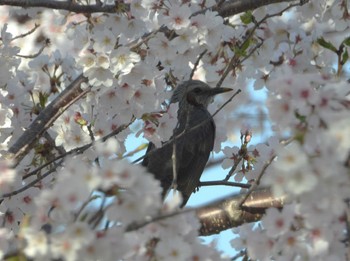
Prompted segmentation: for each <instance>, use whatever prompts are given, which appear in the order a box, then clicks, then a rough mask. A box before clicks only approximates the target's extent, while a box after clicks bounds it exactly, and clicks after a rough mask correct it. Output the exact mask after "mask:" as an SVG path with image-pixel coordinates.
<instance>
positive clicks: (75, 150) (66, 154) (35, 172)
mask: <svg viewBox="0 0 350 261" xmlns="http://www.w3.org/2000/svg"><path fill="white" fill-rule="evenodd" d="M134 121H135V118H132V119H131V120H130V122H129V123H128V124H123V125H121V126H119V127H118V128H117V129H115V130H114V131H112V132H111V133H109V134H107V135H106V136H104V137H102V138H101V139H100V140H101V141H102V142H105V141H106V140H108V139H109V138H110V137H112V136H115V135H117V134H119V133H120V132H122V131H123V130H125V129H126V128H128V127H129V126H130V125H131V123H133V122H134ZM93 144H94V142H90V143H88V144H86V145H83V146H81V147H78V148H75V149H71V150H70V151H67V152H65V153H62V154H61V155H59V156H57V157H56V158H54V159H52V160H50V161H49V162H46V163H45V164H43V165H41V166H40V167H38V168H36V169H35V170H33V171H31V172H29V173H27V174H26V175H24V176H23V177H22V179H23V180H25V179H27V178H29V177H30V176H33V175H36V174H37V173H38V172H39V171H40V170H42V169H43V168H45V167H47V166H49V165H51V164H52V163H54V162H55V161H57V160H60V159H63V158H65V157H67V156H68V155H71V154H81V153H83V152H84V151H86V150H87V149H89V148H90V147H91V146H92V145H93Z"/></svg>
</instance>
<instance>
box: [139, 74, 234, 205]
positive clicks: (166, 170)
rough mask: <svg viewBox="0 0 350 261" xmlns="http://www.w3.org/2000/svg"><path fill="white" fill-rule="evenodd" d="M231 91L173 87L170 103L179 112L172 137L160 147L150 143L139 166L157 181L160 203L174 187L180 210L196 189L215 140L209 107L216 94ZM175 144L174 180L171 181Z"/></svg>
mask: <svg viewBox="0 0 350 261" xmlns="http://www.w3.org/2000/svg"><path fill="white" fill-rule="evenodd" d="M231 90H232V89H230V88H211V87H210V86H209V85H208V84H206V83H204V82H202V81H199V80H188V81H184V82H182V83H180V84H179V85H178V86H177V88H175V90H174V92H173V95H172V96H171V99H170V103H176V102H178V103H179V109H178V113H177V120H178V123H177V126H176V127H175V129H174V130H173V137H171V138H170V140H169V141H168V142H166V143H164V144H163V146H162V147H160V148H156V147H155V145H154V144H153V143H150V144H149V145H148V148H147V151H146V154H145V156H144V158H143V161H142V163H141V164H142V165H143V166H144V167H146V168H147V170H148V172H150V173H152V174H153V175H154V177H155V178H156V179H158V180H159V181H160V183H161V187H162V199H163V200H164V198H165V196H166V195H167V193H168V191H169V190H170V188H176V189H177V190H178V191H179V192H181V194H182V203H181V205H180V207H181V208H182V207H184V206H185V205H186V203H187V201H188V200H189V198H190V196H191V194H192V192H194V191H195V190H196V189H197V188H198V185H199V182H200V177H201V175H202V173H203V171H204V168H205V165H206V163H207V161H208V159H209V156H210V153H211V151H212V150H213V147H214V139H215V123H214V120H213V118H212V116H211V114H210V113H209V111H208V109H207V108H208V105H209V104H210V103H212V102H213V99H214V96H215V95H217V94H220V93H224V92H228V91H231ZM198 125H200V126H198ZM174 143H175V151H176V153H175V159H176V164H175V166H176V176H177V179H176V181H174V180H173V178H174V172H173V166H174V161H173V158H172V156H173V150H174Z"/></svg>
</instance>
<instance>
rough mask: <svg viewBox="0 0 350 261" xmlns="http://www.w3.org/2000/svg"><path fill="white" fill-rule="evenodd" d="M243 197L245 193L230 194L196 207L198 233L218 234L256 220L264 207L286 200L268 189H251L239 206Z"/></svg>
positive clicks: (279, 203) (280, 203)
mask: <svg viewBox="0 0 350 261" xmlns="http://www.w3.org/2000/svg"><path fill="white" fill-rule="evenodd" d="M244 197H245V194H239V195H235V196H230V197H227V198H225V199H224V200H221V201H219V202H214V203H213V204H211V205H209V206H205V207H202V208H199V209H197V210H196V213H197V217H198V219H199V220H200V222H201V224H202V226H201V228H200V235H201V236H208V235H212V234H218V233H220V232H221V231H224V230H226V229H229V228H233V227H237V226H239V225H242V224H244V223H250V222H256V221H258V220H260V219H261V217H262V216H263V214H264V213H265V210H266V209H268V208H270V207H275V208H281V207H283V205H284V204H285V202H286V197H279V198H276V197H274V196H273V195H272V192H271V191H270V189H261V190H256V191H253V192H252V193H251V194H250V195H249V197H248V198H247V199H246V200H245V202H244V204H243V205H242V207H240V206H239V204H240V202H241V200H242V198H244Z"/></svg>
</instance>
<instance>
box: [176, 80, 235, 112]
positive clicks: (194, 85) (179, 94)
mask: <svg viewBox="0 0 350 261" xmlns="http://www.w3.org/2000/svg"><path fill="white" fill-rule="evenodd" d="M228 91H232V89H230V88H211V87H210V86H209V85H208V84H206V83H204V82H202V81H198V80H189V81H185V82H182V83H181V84H179V85H178V87H177V88H176V89H175V91H174V93H173V96H172V97H171V101H170V102H171V103H175V102H179V103H180V104H179V106H182V105H184V104H191V105H193V106H203V107H205V108H207V107H208V105H209V104H210V103H211V102H212V101H213V99H214V96H215V95H216V94H219V93H224V92H228Z"/></svg>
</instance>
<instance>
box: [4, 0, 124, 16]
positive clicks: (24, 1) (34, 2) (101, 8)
mask: <svg viewBox="0 0 350 261" xmlns="http://www.w3.org/2000/svg"><path fill="white" fill-rule="evenodd" d="M0 5H9V6H19V7H23V8H29V7H44V8H50V9H56V10H66V11H70V12H75V13H117V12H119V11H120V10H122V9H123V8H128V5H126V4H123V3H118V1H115V4H112V5H100V4H94V5H81V4H77V3H75V1H51V0H0Z"/></svg>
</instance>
